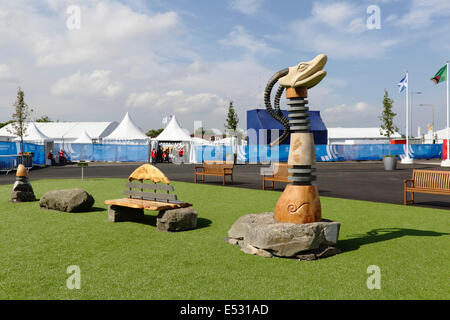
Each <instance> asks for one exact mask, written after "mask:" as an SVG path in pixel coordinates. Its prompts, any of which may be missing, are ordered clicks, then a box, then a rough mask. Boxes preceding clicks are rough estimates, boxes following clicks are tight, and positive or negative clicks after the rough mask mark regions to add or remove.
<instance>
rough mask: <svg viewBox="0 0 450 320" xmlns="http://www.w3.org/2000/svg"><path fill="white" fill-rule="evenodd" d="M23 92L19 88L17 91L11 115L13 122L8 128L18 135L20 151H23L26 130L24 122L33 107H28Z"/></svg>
mask: <svg viewBox="0 0 450 320" xmlns="http://www.w3.org/2000/svg"><path fill="white" fill-rule="evenodd" d="M24 96H25V94H24V92H23V91H22V90H21V89H20V88H19V89H18V91H17V100H16V102H14V104H13V107H14V109H15V112H14V113H13V115H12V119H13V121H14V122H13V123H12V129H11V130H8V131H9V132H10V133H12V134H14V135H16V136H18V137H20V151H21V152H23V136H24V135H25V132H26V130H27V127H26V122H27V121H28V119H29V118H30V115H31V113H32V112H33V109H29V108H28V105H27V104H26V103H25V100H24Z"/></svg>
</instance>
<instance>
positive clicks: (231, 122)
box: [225, 101, 239, 134]
mask: <svg viewBox="0 0 450 320" xmlns="http://www.w3.org/2000/svg"><path fill="white" fill-rule="evenodd" d="M238 123H239V118H238V115H237V114H236V112H235V111H234V108H233V101H230V105H229V106H228V115H227V120H226V123H225V128H227V130H228V131H229V132H231V133H232V134H234V133H235V132H236V129H237V125H238Z"/></svg>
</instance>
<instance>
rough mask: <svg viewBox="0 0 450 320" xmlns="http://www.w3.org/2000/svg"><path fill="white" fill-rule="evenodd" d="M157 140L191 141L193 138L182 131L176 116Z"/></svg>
mask: <svg viewBox="0 0 450 320" xmlns="http://www.w3.org/2000/svg"><path fill="white" fill-rule="evenodd" d="M155 140H158V141H191V140H192V139H191V136H190V135H189V134H188V133H186V130H185V129H182V128H181V126H180V124H179V123H178V121H177V119H176V118H175V116H172V119H170V122H169V123H168V124H167V126H166V128H165V129H164V130H163V132H161V133H160V134H159V135H158V136H157V137H156V138H155Z"/></svg>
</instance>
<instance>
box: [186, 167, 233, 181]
mask: <svg viewBox="0 0 450 320" xmlns="http://www.w3.org/2000/svg"><path fill="white" fill-rule="evenodd" d="M233 167H234V164H233V163H227V162H219V161H205V162H204V163H203V165H202V166H197V167H195V171H194V182H195V183H197V176H198V175H199V176H202V179H201V181H202V182H205V176H218V177H222V184H223V185H225V181H226V180H225V177H226V176H229V177H230V179H231V184H233Z"/></svg>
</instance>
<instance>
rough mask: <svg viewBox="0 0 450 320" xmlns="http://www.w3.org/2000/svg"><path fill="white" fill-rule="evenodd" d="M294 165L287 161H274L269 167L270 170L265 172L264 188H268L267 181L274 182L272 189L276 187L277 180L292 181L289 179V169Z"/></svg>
mask: <svg viewBox="0 0 450 320" xmlns="http://www.w3.org/2000/svg"><path fill="white" fill-rule="evenodd" d="M291 167H292V166H290V165H288V164H287V163H279V162H274V163H272V166H271V167H270V169H269V172H267V173H264V174H263V181H262V188H263V190H265V189H266V181H271V182H272V190H273V189H274V188H275V181H278V182H290V180H289V179H288V177H289V172H288V169H289V168H291Z"/></svg>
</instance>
